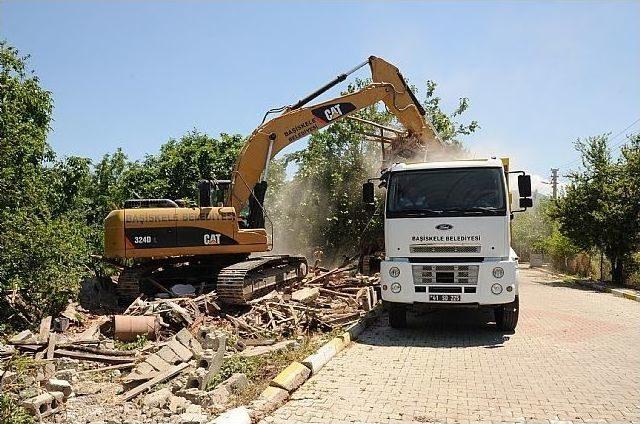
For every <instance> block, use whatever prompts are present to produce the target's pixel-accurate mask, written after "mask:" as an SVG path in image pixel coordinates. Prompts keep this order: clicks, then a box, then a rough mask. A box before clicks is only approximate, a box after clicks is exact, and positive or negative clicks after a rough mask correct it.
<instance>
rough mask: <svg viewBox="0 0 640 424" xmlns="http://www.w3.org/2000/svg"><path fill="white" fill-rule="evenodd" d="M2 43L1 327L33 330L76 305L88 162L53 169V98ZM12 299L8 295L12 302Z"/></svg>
mask: <svg viewBox="0 0 640 424" xmlns="http://www.w3.org/2000/svg"><path fill="white" fill-rule="evenodd" d="M27 59H28V57H21V56H20V54H19V52H18V50H16V49H15V48H13V47H11V46H9V45H8V44H7V43H6V42H0V163H1V164H2V166H1V167H0V190H2V196H1V197H0V292H1V296H0V323H2V326H4V325H14V326H29V325H34V324H36V323H37V322H38V321H39V318H40V317H42V316H44V315H47V314H51V313H55V312H57V311H58V310H60V309H61V308H63V307H64V305H65V304H66V302H67V300H68V299H69V298H72V297H73V295H74V293H75V291H76V290H77V287H78V282H79V278H80V276H81V275H82V274H83V273H84V272H85V268H84V265H85V263H86V261H87V260H88V258H89V257H88V249H87V243H86V237H85V236H86V234H87V226H86V225H85V224H84V223H83V222H82V221H79V222H78V221H77V220H76V216H75V215H74V213H72V211H75V210H78V209H81V208H82V206H81V203H82V202H83V201H84V200H82V199H81V197H82V195H83V190H85V188H86V187H85V186H86V177H87V165H88V162H87V161H86V160H83V159H80V158H70V159H69V160H67V161H64V162H57V163H55V162H53V161H54V159H55V156H54V154H53V151H52V149H51V148H50V147H49V145H48V144H47V142H46V137H47V133H48V131H49V123H50V120H51V112H52V110H53V101H52V99H51V94H50V93H49V92H48V91H46V90H44V89H43V88H42V87H40V85H39V81H38V78H37V76H35V75H34V73H33V72H32V71H29V70H28V68H27V63H26V61H27ZM9 294H10V295H9Z"/></svg>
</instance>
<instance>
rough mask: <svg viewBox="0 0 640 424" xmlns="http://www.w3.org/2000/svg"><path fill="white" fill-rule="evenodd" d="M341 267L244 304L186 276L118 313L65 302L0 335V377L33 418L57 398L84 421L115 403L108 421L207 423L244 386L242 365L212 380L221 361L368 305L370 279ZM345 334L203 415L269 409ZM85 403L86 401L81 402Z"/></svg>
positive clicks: (275, 347)
mask: <svg viewBox="0 0 640 424" xmlns="http://www.w3.org/2000/svg"><path fill="white" fill-rule="evenodd" d="M351 271H352V270H351V269H349V268H336V269H333V270H324V269H322V268H319V267H317V266H316V267H315V271H314V272H312V273H310V274H309V275H308V276H307V277H306V278H305V279H304V280H303V281H302V282H301V283H299V284H296V285H292V286H288V287H283V288H281V289H279V290H278V291H272V292H271V293H268V294H266V295H265V296H263V297H261V298H258V299H254V300H252V301H250V302H249V303H248V304H247V305H243V306H232V305H225V304H219V303H218V301H217V297H216V293H215V292H211V293H206V294H201V295H199V296H195V294H194V293H193V291H192V289H193V286H191V285H189V284H175V285H173V286H172V287H171V290H169V289H167V290H163V292H162V293H160V295H158V296H156V297H155V298H151V297H149V298H148V297H146V296H145V295H141V296H139V297H138V298H137V299H136V300H135V301H134V302H132V303H131V304H130V305H129V306H128V307H127V308H126V310H124V311H122V310H120V314H119V315H91V314H90V313H89V312H88V311H87V310H85V309H82V307H81V306H79V305H78V304H76V303H69V304H68V305H67V307H66V308H65V309H64V311H63V312H62V313H61V314H60V315H59V316H57V317H52V316H46V317H44V318H43V319H42V320H41V322H40V325H39V327H38V332H37V334H34V333H33V332H31V331H29V330H25V331H22V332H21V333H19V334H16V335H14V336H12V337H10V338H9V339H8V342H7V344H6V345H0V359H1V360H2V367H1V368H2V369H0V384H1V385H2V386H3V390H5V389H7V390H10V391H11V393H12V396H13V397H14V398H15V399H18V400H20V399H21V400H20V402H21V403H22V404H23V405H24V407H25V408H26V409H27V410H28V411H30V412H31V413H32V414H33V415H34V416H35V417H36V418H37V419H42V418H45V417H48V416H50V415H52V414H55V413H56V412H58V411H59V410H60V408H61V405H62V404H63V403H65V402H66V403H67V405H69V404H72V405H73V406H72V409H73V408H75V409H73V411H72V412H69V406H68V407H66V408H65V409H66V410H67V412H65V413H66V414H70V415H69V416H70V417H72V418H73V419H77V420H78V421H83V422H99V421H101V420H104V419H105V418H103V417H104V416H105V415H104V414H105V413H106V412H104V411H107V410H114V408H116V407H117V408H118V410H119V411H121V412H119V414H121V415H117V416H113V417H111V416H109V419H108V420H107V421H106V422H112V421H113V422H130V423H138V422H140V423H142V422H171V423H185V424H187V423H207V422H210V420H211V418H210V414H213V413H219V412H222V411H224V410H225V409H226V408H228V406H229V405H230V404H231V403H232V400H233V398H234V396H235V395H238V394H240V393H241V392H242V391H243V390H246V389H247V387H248V386H249V385H250V384H251V382H250V381H249V378H247V375H245V374H242V373H234V374H232V375H231V376H230V377H228V378H227V379H226V380H224V381H222V382H221V383H219V384H216V385H213V384H212V383H213V381H214V380H215V379H216V376H219V373H220V370H221V368H222V367H223V365H224V362H225V361H226V360H227V359H229V358H231V357H234V356H235V357H240V358H256V357H261V356H264V355H271V354H274V353H276V352H282V351H285V350H293V349H296V348H297V347H298V346H299V345H300V343H302V341H303V340H304V339H305V337H307V336H314V335H316V334H322V333H326V332H330V331H333V330H337V329H340V328H345V327H347V326H350V325H352V324H354V323H356V322H358V320H359V319H360V318H361V317H362V316H363V315H364V314H365V313H366V311H369V310H371V309H372V308H373V307H374V306H375V304H376V303H377V302H378V296H377V288H376V286H377V284H378V278H377V277H367V276H361V275H356V276H353V275H350V272H351ZM110 311H111V312H113V310H110ZM347 343H348V340H344V339H342V338H336V339H333V340H331V341H330V342H329V343H327V344H326V345H325V346H323V347H322V348H321V349H320V350H318V352H316V353H315V354H313V355H310V356H309V357H307V358H305V359H303V360H302V359H300V360H299V362H293V363H292V364H290V365H289V366H288V367H287V368H286V369H285V370H284V371H282V372H280V373H279V374H278V376H276V377H275V378H274V379H273V380H272V381H271V382H270V386H269V387H268V388H267V389H265V390H264V391H263V392H262V394H260V395H259V397H258V398H257V399H255V400H254V401H253V402H251V404H250V405H249V409H245V408H235V409H232V410H230V411H228V412H227V413H225V414H223V415H221V416H220V417H218V418H217V419H216V420H214V421H213V422H216V423H227V422H250V415H251V417H252V418H253V419H256V417H260V416H262V415H263V414H265V413H267V412H268V411H270V410H272V409H274V408H275V407H277V405H279V404H280V403H282V402H283V401H284V400H285V399H286V398H287V397H288V396H289V393H291V392H292V391H294V390H295V389H296V388H297V387H298V386H300V384H302V383H303V382H304V381H305V380H306V379H307V378H308V377H309V376H310V374H312V373H316V372H317V370H318V369H320V368H321V367H322V366H323V365H324V364H325V363H326V362H327V361H328V360H329V358H330V357H332V356H333V355H334V354H335V353H336V352H337V351H339V350H341V349H342V348H343V347H344V346H345V345H346V344H347ZM18 354H21V355H26V356H28V357H32V358H33V359H35V362H34V367H35V368H34V371H33V374H30V375H28V376H21V375H19V373H16V371H15V370H14V369H11V368H10V367H9V368H7V367H6V366H5V361H9V362H8V363H10V362H11V358H13V357H15V356H16V355H18ZM227 372H228V371H227ZM227 375H228V374H227ZM261 378H262V377H261ZM269 378H271V377H269ZM17 381H20V384H19V385H18V386H20V387H18V386H16V385H14V384H13V383H14V382H17ZM216 381H220V380H219V379H217V380H216ZM86 402H95V403H93V404H92V405H93V406H91V407H86V406H81V405H85V404H86ZM109 403H110V404H111V405H110V406H108V407H107V405H108V404H109ZM102 405H104V406H105V408H102ZM137 405H139V406H142V408H140V407H139V406H137ZM78 408H79V409H78ZM101 411H103V412H101ZM84 417H87V418H84Z"/></svg>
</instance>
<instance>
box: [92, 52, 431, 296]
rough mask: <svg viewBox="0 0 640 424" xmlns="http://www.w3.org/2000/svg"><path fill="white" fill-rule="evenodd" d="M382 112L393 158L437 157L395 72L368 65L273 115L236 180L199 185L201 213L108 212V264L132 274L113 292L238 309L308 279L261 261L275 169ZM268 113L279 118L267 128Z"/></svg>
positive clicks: (286, 263)
mask: <svg viewBox="0 0 640 424" xmlns="http://www.w3.org/2000/svg"><path fill="white" fill-rule="evenodd" d="M366 65H369V67H370V68H371V82H370V83H369V84H368V85H365V86H364V87H362V88H361V89H359V90H357V91H355V92H353V93H349V94H345V95H342V96H339V97H336V98H333V99H331V100H328V101H325V102H322V103H318V104H313V105H309V103H310V102H312V101H313V100H314V99H316V98H317V97H319V96H320V95H322V94H323V93H325V92H326V91H328V90H329V89H331V88H332V87H334V86H336V85H337V84H339V83H340V82H342V81H344V80H346V79H347V77H348V76H349V75H351V74H353V73H354V72H356V71H357V70H359V69H360V68H362V67H364V66H366ZM377 102H383V103H384V105H385V106H386V108H387V109H388V110H389V112H390V113H392V114H393V115H394V116H395V118H396V119H397V121H398V122H399V123H400V124H402V126H403V127H404V129H403V130H398V129H393V128H391V130H392V131H393V132H394V133H395V134H396V137H393V138H390V137H382V138H384V140H385V142H386V143H388V144H389V149H388V150H389V151H390V152H391V154H393V152H398V151H402V150H403V149H404V150H406V149H413V150H422V151H426V150H429V149H435V148H440V147H441V141H440V139H439V137H438V135H437V132H436V131H435V130H434V128H433V126H432V125H431V123H430V121H429V119H428V118H427V117H426V113H425V110H424V109H423V107H422V106H421V104H420V103H419V102H418V100H417V99H416V98H415V96H414V94H413V92H412V91H411V90H410V88H409V86H408V85H407V83H406V81H405V79H404V78H403V76H402V74H401V73H400V71H399V70H398V68H396V67H395V66H393V65H392V64H390V63H388V62H387V61H385V60H383V59H381V58H379V57H375V56H371V57H369V58H368V59H367V60H366V61H364V62H363V63H361V64H359V65H358V66H356V67H354V68H353V69H351V70H349V71H348V72H346V73H343V74H341V75H339V76H337V77H336V78H335V79H333V80H332V81H330V82H329V83H327V84H325V85H324V86H322V87H321V88H319V89H318V90H316V91H314V92H313V93H311V94H309V95H308V96H306V97H304V98H303V99H301V100H299V101H298V102H296V103H295V104H293V105H288V106H284V107H281V108H277V109H272V110H270V111H268V112H267V114H266V115H265V119H263V122H262V124H261V125H260V126H259V127H258V128H256V129H255V130H254V131H253V133H252V134H251V135H250V136H249V137H248V138H247V140H246V142H245V144H244V146H243V147H242V149H241V151H240V153H239V156H238V158H237V161H236V164H235V167H234V169H233V173H232V176H231V180H203V181H200V182H199V184H198V189H199V204H198V206H197V207H189V206H187V205H186V204H185V203H184V202H182V201H179V200H171V199H133V200H128V201H126V202H125V204H124V207H123V208H122V209H118V210H113V211H111V212H110V213H109V215H108V216H107V217H106V218H105V221H104V255H103V258H104V259H105V260H107V261H110V262H112V263H118V264H121V265H123V264H125V265H126V266H124V269H123V270H122V272H121V273H120V276H119V278H118V285H117V289H116V291H117V293H118V295H119V297H120V299H121V300H122V301H124V302H130V301H131V300H133V299H135V298H136V297H137V296H138V295H139V294H140V292H141V291H142V292H146V291H148V290H152V291H155V292H157V291H158V290H161V291H162V290H163V291H168V289H167V287H169V286H170V285H171V283H172V281H174V282H175V281H179V282H190V283H191V282H194V283H196V284H198V283H199V284H200V285H201V286H200V288H201V289H203V290H204V288H205V287H209V286H211V287H214V288H215V290H216V292H217V295H218V297H219V298H220V299H221V300H222V301H223V302H225V303H228V304H236V305H242V304H246V303H247V302H248V301H250V300H252V299H254V298H256V297H259V296H262V295H264V294H266V293H268V292H269V291H271V290H273V289H274V288H277V287H281V286H284V285H287V284H291V283H294V282H297V281H300V280H301V279H302V278H304V276H305V275H306V273H307V262H306V258H305V257H303V256H299V255H268V254H265V252H269V251H270V250H271V248H272V245H271V243H270V242H269V237H268V234H267V231H266V229H265V210H264V199H265V193H266V190H267V177H268V173H269V163H270V161H271V159H272V158H273V157H274V156H275V155H276V154H277V153H278V152H280V151H281V150H282V149H283V148H285V147H286V146H288V145H290V144H291V143H293V142H295V141H296V140H299V139H301V138H303V137H305V136H308V135H310V134H312V133H314V132H316V131H318V130H320V129H321V128H323V127H326V126H328V125H330V124H331V123H333V122H335V121H337V120H339V119H343V118H346V117H349V116H350V115H352V114H354V113H356V112H358V111H359V110H361V109H363V108H366V107H368V106H371V105H374V104H376V103H377ZM272 113H279V115H278V116H276V117H274V118H272V119H270V120H267V117H268V116H269V115H270V114H272ZM352 119H359V118H356V117H352ZM372 124H374V123H372ZM374 125H375V124H374ZM383 128H384V127H381V131H382V130H383ZM218 199H220V200H222V201H217V200H218ZM245 212H246V213H245Z"/></svg>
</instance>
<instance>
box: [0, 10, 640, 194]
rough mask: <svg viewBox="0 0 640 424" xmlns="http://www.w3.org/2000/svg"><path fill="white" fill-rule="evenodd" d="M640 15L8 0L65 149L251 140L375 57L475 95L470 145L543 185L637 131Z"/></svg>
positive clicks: (13, 33) (14, 34) (12, 32)
mask: <svg viewBox="0 0 640 424" xmlns="http://www.w3.org/2000/svg"><path fill="white" fill-rule="evenodd" d="M638 22H640V1H629V2H625V1H605V2H596V1H585V2H579V1H572V2H558V1H556V2H553V1H546V2H541V1H540V2H536V1H522V2H515V1H513V2H509V1H497V2H479V1H478V2H471V1H462V2H413V1H404V2H382V1H375V2H337V1H332V2H322V1H314V2H309V3H294V2H267V1H262V2H232V3H221V2H202V1H186V2H177V1H175V2H169V1H156V2H152V1H147V2H142V1H139V2H125V1H116V2H95V1H87V2H71V1H60V2H31V1H24V0H21V1H7V0H0V39H6V40H7V41H8V42H9V43H10V44H12V45H14V46H15V47H17V48H18V49H19V50H20V51H21V53H24V54H30V55H31V58H30V62H29V63H30V66H31V68H33V69H34V70H35V71H36V73H37V75H38V76H39V77H40V80H41V83H42V85H43V86H44V87H45V88H46V89H47V90H50V91H51V92H52V93H53V98H54V101H55V110H54V114H53V118H54V121H53V123H52V127H53V129H52V132H51V134H50V136H49V142H50V144H51V145H52V146H53V148H54V149H55V150H56V151H57V152H58V154H59V155H61V156H69V155H82V156H88V157H91V158H93V159H99V158H100V157H101V156H102V155H104V154H106V153H111V152H113V151H114V150H115V149H116V148H118V147H122V148H123V149H124V151H125V152H126V153H127V154H128V156H129V157H130V158H132V159H138V158H142V157H144V155H145V154H149V153H155V152H157V151H158V149H159V147H160V145H161V144H163V143H164V142H166V141H167V140H168V139H169V138H171V137H174V138H178V137H180V136H181V135H183V134H184V133H185V132H187V131H189V130H191V129H194V128H196V129H198V130H200V131H203V132H206V133H208V134H211V135H213V136H217V134H219V133H221V132H225V133H240V134H243V135H248V134H249V133H250V132H251V131H252V130H253V129H254V128H255V127H256V126H257V125H259V123H260V121H261V119H262V116H263V115H264V113H265V111H266V110H267V109H270V108H272V107H276V106H282V105H286V104H292V103H294V102H295V101H297V100H298V99H300V98H302V97H303V96H304V95H306V94H308V93H310V92H311V91H313V90H315V89H316V88H318V87H319V86H321V85H323V84H324V83H325V82H327V81H329V80H330V79H332V78H333V77H335V76H336V75H338V74H340V73H342V72H344V71H346V70H348V69H351V68H352V67H353V66H354V65H356V64H358V63H361V62H362V61H364V60H365V59H366V58H367V57H368V56H370V55H376V56H380V57H383V58H385V59H387V60H388V61H390V62H392V63H394V64H395V65H396V66H397V67H398V68H400V70H401V71H402V73H403V75H404V76H405V77H406V78H407V79H409V80H410V82H411V83H413V84H415V85H417V86H418V88H419V89H420V88H423V87H424V82H425V81H427V80H434V81H436V82H437V84H438V88H437V93H438V94H439V96H440V97H442V104H443V107H444V109H445V110H447V111H453V109H454V108H455V106H456V105H457V103H458V99H459V98H461V97H468V98H469V99H470V103H471V107H470V109H469V111H468V112H467V113H466V114H465V115H464V116H463V117H462V120H463V122H468V121H470V120H472V119H473V120H477V121H478V122H479V124H480V127H481V128H480V130H478V131H477V132H476V133H474V134H472V135H470V136H467V137H465V138H464V139H463V140H464V141H465V146H466V147H467V148H468V149H469V150H470V151H471V152H473V154H474V155H477V156H478V157H483V156H488V155H495V156H509V157H511V160H512V164H513V167H515V168H518V169H524V170H527V171H529V172H531V173H532V174H533V175H534V177H533V179H534V184H535V186H536V187H538V188H540V189H542V191H546V190H548V187H547V186H545V185H541V181H542V180H544V179H547V178H548V176H549V169H550V168H552V167H557V168H560V174H561V175H564V174H566V173H567V172H568V170H569V169H571V168H575V167H576V166H578V165H579V161H578V160H577V159H578V155H577V153H576V152H575V150H574V147H573V142H574V141H575V140H576V139H577V138H579V137H581V138H582V137H588V136H591V135H597V134H602V133H606V132H611V133H612V135H617V134H620V135H618V136H617V138H615V139H614V140H612V141H611V144H612V145H613V146H615V147H617V145H619V143H621V142H622V141H623V140H624V137H625V134H628V133H630V132H632V131H634V130H635V131H636V132H637V131H640V24H638ZM356 76H360V77H367V76H368V69H367V68H363V69H362V70H360V71H359V72H358V73H357V74H356ZM338 93H339V88H336V89H334V90H333V91H332V92H330V93H329V94H328V96H330V97H333V96H334V95H337V94H338ZM422 93H424V90H422ZM418 97H419V98H421V96H420V95H419V96H418ZM324 98H325V99H326V98H328V97H327V96H325V97H324ZM634 122H635V124H634ZM631 124H633V125H632V126H631V127H630V128H629V129H628V130H626V131H623V130H624V129H625V128H627V127H629V126H630V125H631ZM305 143H306V141H305V140H302V141H298V142H296V143H295V144H294V145H293V146H291V148H290V149H288V151H291V150H296V149H300V148H303V147H304V145H305Z"/></svg>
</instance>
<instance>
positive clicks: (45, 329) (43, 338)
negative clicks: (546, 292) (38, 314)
mask: <svg viewBox="0 0 640 424" xmlns="http://www.w3.org/2000/svg"><path fill="white" fill-rule="evenodd" d="M50 331H51V315H49V316H46V317H44V318H42V321H40V332H39V333H38V340H39V341H40V342H43V343H46V342H47V340H49V332H50Z"/></svg>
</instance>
